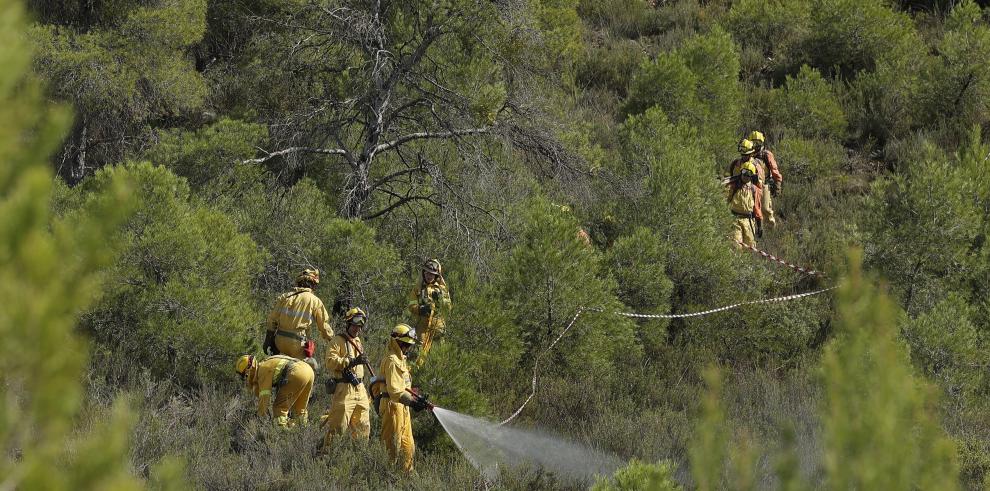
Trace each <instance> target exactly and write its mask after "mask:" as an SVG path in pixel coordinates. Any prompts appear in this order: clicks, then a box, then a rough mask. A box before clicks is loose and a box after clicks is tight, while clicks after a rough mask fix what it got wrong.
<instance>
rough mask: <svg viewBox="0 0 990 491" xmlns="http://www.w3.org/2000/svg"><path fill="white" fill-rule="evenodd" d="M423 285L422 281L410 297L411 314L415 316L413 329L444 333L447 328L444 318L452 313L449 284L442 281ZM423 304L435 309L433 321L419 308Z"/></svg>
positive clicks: (411, 292)
mask: <svg viewBox="0 0 990 491" xmlns="http://www.w3.org/2000/svg"><path fill="white" fill-rule="evenodd" d="M422 283H423V282H422V281H420V284H419V285H416V288H413V289H412V290H411V291H410V292H409V296H408V301H409V313H411V314H412V315H413V327H415V328H416V330H417V331H419V332H423V331H426V330H427V329H433V330H436V331H439V332H443V330H444V327H445V323H444V317H446V316H447V315H448V314H449V313H450V308H451V302H450V292H449V291H447V284H446V283H445V282H444V281H443V280H442V279H438V280H435V281H433V283H429V284H425V285H424V284H422ZM434 297H435V298H434ZM423 304H429V305H431V306H432V307H433V312H432V319H431V318H430V315H428V314H427V312H425V311H424V312H420V311H419V306H420V305H423ZM431 320H432V322H431Z"/></svg>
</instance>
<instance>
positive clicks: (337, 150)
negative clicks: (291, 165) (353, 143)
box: [241, 147, 351, 164]
mask: <svg viewBox="0 0 990 491" xmlns="http://www.w3.org/2000/svg"><path fill="white" fill-rule="evenodd" d="M297 152H298V153H317V154H324V155H342V156H345V157H347V158H348V160H351V157H350V152H348V151H347V150H345V149H343V148H313V147H289V148H285V149H282V150H279V151H277V152H271V153H268V155H265V156H264V157H258V158H255V159H247V160H242V161H241V163H242V164H260V163H263V162H267V161H269V160H271V159H273V158H275V157H281V156H283V155H289V154H292V153H297Z"/></svg>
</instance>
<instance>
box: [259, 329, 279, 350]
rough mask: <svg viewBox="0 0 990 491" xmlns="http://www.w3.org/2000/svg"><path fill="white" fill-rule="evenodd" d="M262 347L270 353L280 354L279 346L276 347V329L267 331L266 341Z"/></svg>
mask: <svg viewBox="0 0 990 491" xmlns="http://www.w3.org/2000/svg"><path fill="white" fill-rule="evenodd" d="M261 349H262V351H264V352H265V354H268V355H277V354H278V348H276V347H275V331H267V332H265V342H264V344H263V345H262V348H261Z"/></svg>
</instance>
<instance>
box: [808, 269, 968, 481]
mask: <svg viewBox="0 0 990 491" xmlns="http://www.w3.org/2000/svg"><path fill="white" fill-rule="evenodd" d="M837 304H838V307H837V313H836V329H837V336H836V338H835V340H833V342H832V343H831V344H830V345H829V346H828V348H827V349H826V352H825V356H824V359H823V362H822V363H823V376H824V380H825V387H826V393H827V403H826V406H825V407H824V408H823V419H824V431H825V440H826V450H825V469H826V472H827V476H828V484H829V487H831V488H833V489H853V488H856V489H909V488H916V489H956V488H957V487H958V467H957V463H956V452H955V448H954V446H953V444H952V442H951V440H949V439H948V438H947V437H946V435H945V433H944V431H943V430H942V428H941V427H940V425H939V422H938V419H937V417H936V415H935V414H934V412H933V410H932V406H931V402H930V401H931V393H930V391H929V390H928V388H927V387H926V384H925V382H924V381H923V380H920V379H917V378H915V377H914V376H913V375H912V373H911V372H912V369H911V365H910V361H909V359H908V357H907V350H905V349H904V348H905V347H904V345H903V344H902V343H901V342H900V341H899V340H898V339H897V327H896V324H895V315H896V314H895V312H896V307H895V306H894V304H893V302H892V301H891V300H890V298H889V297H887V295H886V294H884V293H883V292H882V291H881V290H880V289H879V288H877V287H876V286H873V285H871V284H870V283H869V280H868V279H867V278H866V277H864V275H863V273H862V272H861V271H860V266H859V260H858V258H857V257H855V256H854V257H853V259H852V261H851V268H850V270H849V273H848V276H847V277H846V280H845V282H844V283H843V284H842V286H840V288H839V293H838V303H837Z"/></svg>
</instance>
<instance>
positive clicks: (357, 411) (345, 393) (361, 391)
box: [323, 382, 371, 448]
mask: <svg viewBox="0 0 990 491" xmlns="http://www.w3.org/2000/svg"><path fill="white" fill-rule="evenodd" d="M370 407H371V403H370V402H369V400H368V391H367V390H366V389H365V388H364V384H361V385H358V386H357V387H355V386H353V385H351V384H348V383H346V382H338V383H337V388H336V389H335V390H334V391H333V397H332V398H331V399H330V411H329V414H328V415H327V419H326V422H325V424H326V425H327V435H326V437H325V438H324V439H323V446H324V448H328V447H329V445H330V440H331V439H332V438H333V435H340V434H343V433H344V431H345V430H347V429H350V433H351V437H352V438H364V439H367V438H368V437H369V436H371V418H370V417H369V415H368V409H369V408H370Z"/></svg>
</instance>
